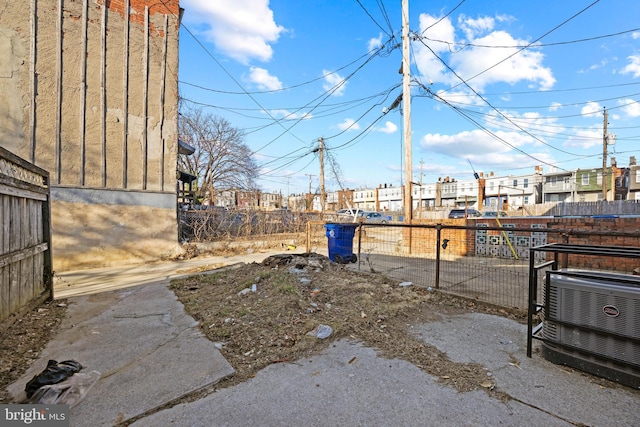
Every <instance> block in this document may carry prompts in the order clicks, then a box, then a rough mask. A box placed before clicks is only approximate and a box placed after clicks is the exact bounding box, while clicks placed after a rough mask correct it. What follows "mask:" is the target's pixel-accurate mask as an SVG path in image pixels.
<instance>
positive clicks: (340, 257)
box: [324, 223, 358, 264]
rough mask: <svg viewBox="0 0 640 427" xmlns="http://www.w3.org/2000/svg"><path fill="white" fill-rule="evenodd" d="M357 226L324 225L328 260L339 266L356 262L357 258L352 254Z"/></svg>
mask: <svg viewBox="0 0 640 427" xmlns="http://www.w3.org/2000/svg"><path fill="white" fill-rule="evenodd" d="M357 227H358V224H336V223H328V224H325V225H324V228H325V229H326V230H327V232H326V235H327V239H328V249H329V259H330V260H331V261H333V262H337V263H339V264H348V263H350V262H356V261H357V260H358V257H357V255H356V254H354V253H353V236H354V235H355V233H356V228H357Z"/></svg>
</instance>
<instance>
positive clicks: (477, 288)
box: [181, 210, 640, 310]
mask: <svg viewBox="0 0 640 427" xmlns="http://www.w3.org/2000/svg"><path fill="white" fill-rule="evenodd" d="M181 219H182V221H184V223H185V228H184V229H185V230H187V231H188V233H186V234H185V235H187V236H189V237H190V238H192V239H194V241H199V242H210V241H218V242H219V241H224V240H227V241H233V240H242V239H248V238H256V237H257V238H260V239H274V240H275V241H278V240H282V236H283V234H285V233H289V234H290V235H296V236H298V242H300V244H301V242H303V241H304V242H305V243H306V251H307V252H319V253H326V251H327V247H328V241H327V235H326V233H327V230H326V228H325V224H326V223H327V222H332V221H338V222H341V221H344V220H345V218H344V217H336V216H335V215H333V216H330V215H324V216H323V215H321V214H319V213H310V214H305V213H297V212H288V211H276V212H268V213H267V212H262V213H260V212H246V211H245V212H243V211H225V210H218V211H216V210H213V211H211V210H206V211H189V212H185V213H183V214H182V215H181ZM600 222H602V221H600ZM596 223H597V222H594V224H596ZM460 224H466V225H457V224H442V223H430V224H411V225H409V224H403V223H396V222H392V223H389V224H371V223H358V225H357V228H356V233H355V237H354V239H353V252H354V253H355V254H356V255H357V262H356V263H353V264H348V266H349V268H354V269H358V270H360V271H364V272H370V273H375V274H384V275H386V276H389V277H391V278H394V279H397V280H400V281H401V282H411V284H412V285H416V286H424V287H426V288H433V289H439V290H442V291H446V292H450V293H454V294H458V295H462V296H465V297H468V298H472V299H477V300H479V301H483V302H488V303H491V304H495V305H498V306H502V307H507V308H517V309H522V310H526V309H527V306H528V297H529V295H528V292H529V257H530V254H531V253H534V256H535V257H538V258H539V259H535V260H534V262H536V263H538V262H543V261H545V257H546V254H545V253H544V252H535V251H533V252H532V251H531V250H530V249H531V248H533V247H537V246H540V245H545V244H548V243H552V242H561V243H565V244H568V243H578V244H584V243H585V241H587V242H589V241H591V243H595V244H608V243H605V242H606V241H614V242H620V243H614V244H620V245H626V246H629V245H633V246H640V245H639V244H637V243H635V242H639V241H640V233H639V232H635V233H624V232H622V233H620V232H617V231H613V230H606V229H604V227H603V226H601V227H597V226H596V225H593V224H591V225H590V227H592V228H591V229H589V230H579V229H577V228H576V225H575V224H570V227H571V228H570V229H566V230H565V229H563V228H550V227H548V226H547V224H548V221H547V220H537V221H535V220H533V219H531V218H530V219H529V220H527V221H520V222H517V221H512V223H506V220H505V221H503V222H498V221H496V220H490V221H486V222H485V221H481V220H478V221H474V222H467V223H465V222H462V221H461V222H460ZM498 224H500V225H498ZM616 224H617V223H616ZM614 225H615V224H614ZM560 227H562V225H560ZM614 228H615V227H614ZM627 229H629V228H627ZM588 262H589V263H592V265H585V260H581V259H579V258H572V260H571V262H569V263H567V262H565V263H564V264H563V265H564V266H569V267H572V266H575V267H578V268H582V269H589V268H592V269H602V270H615V271H618V272H621V273H627V274H634V270H637V269H639V268H640V265H635V264H626V265H621V264H617V265H606V263H605V262H604V261H595V262H594V261H592V260H589V261H588ZM543 276H544V274H541V275H540V277H543ZM539 285H540V286H538V287H537V289H539V290H540V292H541V291H542V289H543V286H542V284H539ZM537 298H539V299H541V298H542V296H541V295H538V296H537Z"/></svg>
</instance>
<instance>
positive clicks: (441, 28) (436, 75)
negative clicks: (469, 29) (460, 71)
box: [413, 13, 455, 83]
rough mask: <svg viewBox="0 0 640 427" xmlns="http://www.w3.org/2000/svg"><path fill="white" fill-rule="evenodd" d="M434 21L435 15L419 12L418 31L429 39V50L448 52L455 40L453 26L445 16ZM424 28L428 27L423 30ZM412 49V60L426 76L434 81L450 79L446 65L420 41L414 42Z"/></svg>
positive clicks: (442, 81)
mask: <svg viewBox="0 0 640 427" xmlns="http://www.w3.org/2000/svg"><path fill="white" fill-rule="evenodd" d="M436 22H438V18H436V17H435V16H431V15H428V14H424V13H423V14H420V31H421V32H424V33H423V36H425V37H427V38H428V39H429V40H428V41H427V43H428V45H429V47H430V48H431V50H433V51H434V52H436V53H441V52H448V51H449V47H450V46H451V44H452V43H454V42H455V28H454V27H453V25H452V24H451V20H450V19H449V18H445V19H443V20H441V21H440V22H438V23H437V24H436ZM434 24H435V25H434ZM426 28H429V29H428V30H426V31H425V29H426ZM413 49H414V53H415V55H414V61H415V63H416V65H417V67H418V69H419V70H420V72H421V73H422V74H423V75H426V76H428V77H429V78H430V79H431V80H432V81H434V82H440V83H446V82H449V81H450V79H451V76H450V75H449V74H448V71H447V69H446V67H445V66H444V65H443V64H442V62H440V61H439V60H438V58H436V57H435V56H434V55H433V53H432V52H431V50H429V49H427V48H426V47H425V46H424V45H423V44H422V43H414V46H413Z"/></svg>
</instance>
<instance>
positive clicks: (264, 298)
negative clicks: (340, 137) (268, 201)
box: [0, 253, 525, 403]
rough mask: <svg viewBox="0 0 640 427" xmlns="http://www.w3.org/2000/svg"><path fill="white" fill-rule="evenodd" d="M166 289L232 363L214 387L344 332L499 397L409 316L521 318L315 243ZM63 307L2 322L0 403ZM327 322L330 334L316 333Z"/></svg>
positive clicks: (308, 352)
mask: <svg viewBox="0 0 640 427" xmlns="http://www.w3.org/2000/svg"><path fill="white" fill-rule="evenodd" d="M254 285H255V287H254ZM252 288H253V289H255V291H253V290H252ZM171 289H172V290H173V291H174V292H175V294H176V295H177V296H178V298H179V299H180V301H181V302H182V303H183V304H184V306H185V310H186V311H187V313H189V314H190V315H191V316H193V317H194V318H195V319H196V320H198V321H199V323H200V327H201V328H202V331H203V332H204V334H205V335H206V336H207V337H208V338H209V339H210V340H211V341H213V342H215V343H216V344H217V346H218V347H219V348H220V351H221V352H222V354H223V356H224V357H225V358H226V359H227V360H228V361H229V363H230V364H231V365H232V366H233V367H234V369H235V370H236V373H235V375H234V376H232V377H231V378H229V379H227V380H224V381H223V382H221V383H219V384H217V385H216V386H215V388H223V387H229V386H233V385H235V384H238V383H240V382H243V381H246V380H248V379H250V378H252V377H253V376H254V375H255V374H256V373H257V372H258V371H259V370H261V369H263V368H264V367H266V366H268V365H270V364H273V363H282V362H290V361H295V360H297V359H300V358H302V357H308V356H313V355H315V354H318V353H319V352H321V351H322V350H323V349H325V348H327V347H328V346H330V345H331V343H332V342H333V341H334V340H336V339H340V338H351V339H354V340H359V341H361V342H363V343H364V344H365V345H367V346H370V347H372V348H375V349H377V350H378V351H379V353H380V355H382V356H384V357H388V358H400V359H404V360H406V361H408V362H410V363H413V364H414V365H416V366H417V367H419V368H420V369H422V370H424V371H425V372H427V373H429V374H431V375H434V376H437V377H438V378H439V380H440V381H441V382H442V383H445V384H450V385H452V386H454V387H455V388H456V389H457V390H460V391H468V390H473V389H479V388H483V389H485V390H487V391H488V392H490V393H493V394H496V397H498V398H500V397H501V396H500V394H499V393H498V392H497V391H495V390H493V387H492V384H491V382H490V381H488V377H487V372H486V370H485V369H484V367H483V366H481V365H476V364H461V363H455V362H452V361H451V360H449V359H448V357H447V356H446V355H445V354H444V353H442V352H441V351H439V350H438V349H437V348H435V347H433V346H430V345H428V344H425V343H424V342H422V341H421V340H419V339H417V338H416V337H415V336H414V335H413V334H412V333H411V325H413V324H417V323H423V322H430V321H437V320H440V319H442V318H444V317H446V316H449V315H453V314H460V313H467V312H473V311H477V312H484V313H489V314H495V315H500V316H505V317H510V318H513V319H517V320H519V321H523V320H524V319H525V316H524V313H519V312H515V311H510V310H507V309H500V308H496V307H492V306H488V305H485V304H482V303H479V302H475V301H471V300H467V299H464V298H458V297H454V296H451V295H448V294H444V293H440V292H437V291H429V290H427V289H426V288H424V287H418V286H413V285H412V286H400V282H399V281H397V280H393V279H390V278H388V277H385V276H383V275H380V274H371V273H359V272H356V271H353V270H350V269H348V268H346V267H345V266H343V265H339V264H335V263H332V262H330V261H329V259H328V258H327V257H325V256H322V255H318V254H313V253H312V254H297V255H296V254H288V253H287V254H283V255H277V256H273V257H269V258H267V259H266V260H265V261H264V262H262V263H261V264H257V263H253V264H244V265H240V266H236V267H232V268H227V269H223V270H218V271H216V272H213V273H208V274H194V275H193V276H190V277H188V278H185V279H181V280H175V281H173V282H172V284H171ZM65 313H66V302H65V301H64V300H56V301H51V302H47V303H44V304H42V305H41V306H39V307H38V308H36V309H34V310H32V311H30V312H28V313H26V314H24V315H23V316H22V317H21V318H19V319H13V320H12V321H10V322H3V325H0V326H2V329H1V330H0V331H1V332H2V333H1V335H0V360H2V364H1V365H0V403H15V402H13V401H12V400H11V396H10V395H9V394H8V393H7V392H6V391H5V389H6V387H7V386H8V385H9V384H11V383H13V382H14V381H16V380H18V379H19V378H20V377H21V376H22V375H23V374H24V373H25V372H26V370H27V369H28V368H29V366H31V364H32V363H33V362H34V361H36V360H37V359H38V358H39V355H40V352H41V351H42V349H43V348H44V347H45V346H46V344H47V343H48V342H49V340H50V339H51V338H52V337H54V336H55V334H56V332H57V330H58V328H59V325H60V322H61V320H62V319H63V318H64V315H65ZM326 327H330V328H331V333H330V335H329V336H328V337H327V338H318V334H319V333H320V334H321V333H323V332H326V331H328V329H327V328H326ZM215 388H214V389H215ZM210 391H211V390H205V391H203V392H205V393H206V392H210ZM193 398H197V396H193Z"/></svg>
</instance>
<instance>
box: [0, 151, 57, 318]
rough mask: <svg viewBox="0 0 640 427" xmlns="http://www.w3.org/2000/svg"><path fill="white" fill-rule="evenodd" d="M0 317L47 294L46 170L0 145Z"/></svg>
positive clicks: (49, 278) (49, 274) (49, 292)
mask: <svg viewBox="0 0 640 427" xmlns="http://www.w3.org/2000/svg"><path fill="white" fill-rule="evenodd" d="M0 223H1V224H2V232H0V322H1V321H4V320H6V319H7V318H9V317H10V316H11V315H12V314H14V313H17V312H19V311H20V310H22V309H23V308H25V307H28V306H31V305H32V304H33V305H35V304H38V303H40V302H42V301H44V300H46V299H47V298H49V297H52V296H53V280H52V274H53V271H52V265H51V231H50V197H49V173H48V172H47V171H45V170H43V169H40V168H38V167H37V166H35V165H33V164H31V163H29V162H27V161H25V160H23V159H21V158H20V157H18V156H16V155H14V154H12V153H11V152H9V151H7V150H6V149H4V148H2V147H0Z"/></svg>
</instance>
